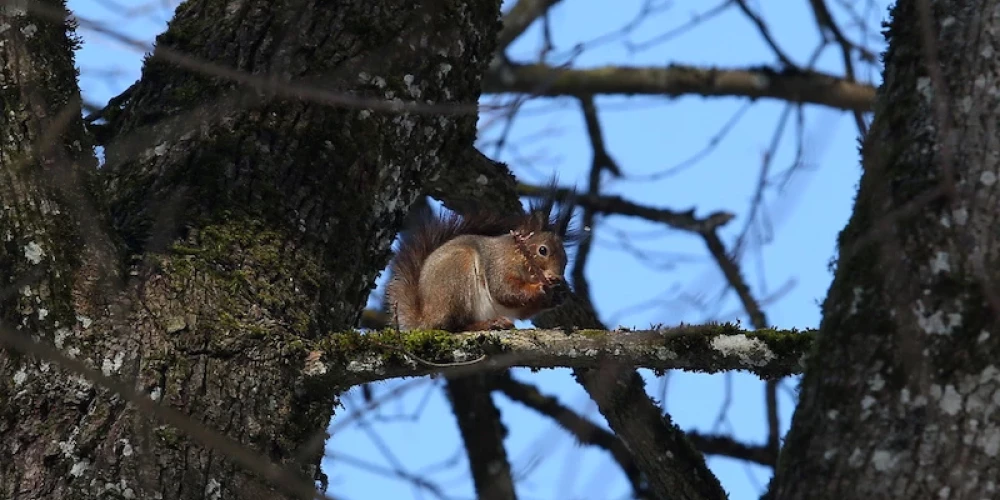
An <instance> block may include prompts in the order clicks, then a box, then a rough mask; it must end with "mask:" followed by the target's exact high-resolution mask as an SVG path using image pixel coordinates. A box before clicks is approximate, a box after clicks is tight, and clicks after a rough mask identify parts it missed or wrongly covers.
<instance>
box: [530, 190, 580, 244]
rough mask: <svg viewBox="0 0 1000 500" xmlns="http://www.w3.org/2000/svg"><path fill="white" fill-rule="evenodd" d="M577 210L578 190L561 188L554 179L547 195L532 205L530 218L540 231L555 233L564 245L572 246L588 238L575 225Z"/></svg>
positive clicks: (537, 199)
mask: <svg viewBox="0 0 1000 500" xmlns="http://www.w3.org/2000/svg"><path fill="white" fill-rule="evenodd" d="M557 205H558V208H557ZM575 210H576V190H575V189H572V188H569V189H567V188H561V187H559V183H558V178H557V177H553V178H552V180H551V181H549V183H548V188H547V190H546V193H545V194H544V195H542V196H539V197H538V198H536V199H535V200H534V201H533V202H532V203H531V209H530V211H529V217H530V219H531V222H532V223H533V224H537V227H538V229H539V230H543V231H549V232H552V233H555V234H556V235H558V236H559V237H560V238H561V239H562V240H563V243H564V244H566V245H570V244H574V243H577V242H579V241H580V240H581V239H582V238H583V237H585V236H586V234H585V232H584V231H580V230H579V229H578V228H576V227H575V226H574V224H573V215H574V212H575Z"/></svg>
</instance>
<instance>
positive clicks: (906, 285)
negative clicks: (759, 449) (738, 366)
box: [770, 0, 1000, 500]
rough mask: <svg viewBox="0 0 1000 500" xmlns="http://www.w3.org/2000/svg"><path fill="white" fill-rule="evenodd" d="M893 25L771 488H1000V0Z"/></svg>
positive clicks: (876, 493)
mask: <svg viewBox="0 0 1000 500" xmlns="http://www.w3.org/2000/svg"><path fill="white" fill-rule="evenodd" d="M921 9H926V10H924V11H923V12H922V11H921ZM925 14H926V15H925ZM925 20H929V23H925ZM887 38H888V41H889V48H888V51H887V52H886V54H885V72H884V75H885V76H884V85H883V87H882V88H881V89H880V91H879V94H878V98H877V104H876V109H875V119H874V122H873V124H872V127H871V131H870V133H869V134H868V136H867V137H866V139H865V141H864V145H863V149H862V156H863V162H864V168H865V170H864V175H863V177H862V181H861V185H860V188H859V192H858V197H857V201H856V205H855V210H854V214H853V216H852V218H851V220H850V222H849V223H848V225H847V227H846V228H845V229H844V231H843V232H842V233H841V236H840V257H839V262H838V264H837V269H836V276H835V279H834V282H833V284H832V285H831V288H830V292H829V295H828V297H827V299H826V302H825V304H824V310H823V322H822V325H821V328H820V331H819V333H818V336H817V339H818V340H817V343H816V345H815V348H814V350H813V354H812V359H811V361H810V362H809V365H808V368H807V369H806V374H805V377H804V380H803V382H802V391H801V396H800V402H799V406H798V408H797V410H796V413H795V417H794V419H793V424H792V429H791V432H790V434H789V435H788V438H787V441H786V442H787V445H786V448H785V450H784V451H783V452H782V454H781V456H780V457H779V467H778V470H777V475H776V477H775V479H774V480H773V482H772V486H771V491H770V496H771V497H772V498H777V499H782V500H784V499H835V498H836V499H843V498H942V499H982V498H996V497H997V486H998V484H997V483H998V481H997V477H998V473H1000V460H998V454H1000V413H998V411H997V410H998V409H1000V368H998V366H997V352H998V349H1000V329H998V327H997V318H998V309H997V307H998V305H1000V301H998V300H997V297H998V294H1000V261H998V259H1000V232H998V231H997V221H998V218H1000V204H998V203H997V200H998V198H1000V191H998V189H1000V183H998V182H997V176H998V168H1000V164H998V157H997V149H998V139H997V138H998V130H997V123H1000V91H998V87H1000V75H998V68H1000V2H998V1H996V0H981V1H957V0H953V1H935V2H927V1H924V0H916V1H912V2H898V3H897V4H896V6H895V7H894V9H893V12H892V20H891V24H890V28H889V30H888V32H887Z"/></svg>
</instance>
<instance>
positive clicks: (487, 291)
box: [386, 191, 579, 331]
mask: <svg viewBox="0 0 1000 500" xmlns="http://www.w3.org/2000/svg"><path fill="white" fill-rule="evenodd" d="M554 193H555V191H553V194H550V195H549V196H547V197H546V198H544V199H543V200H542V201H541V202H540V203H537V204H533V205H532V206H531V207H530V209H529V210H528V211H527V212H525V213H522V214H519V215H514V216H497V215H495V214H489V213H482V212H480V213H474V214H469V215H467V216H465V217H462V216H458V215H456V214H451V215H445V216H438V217H435V216H433V215H431V214H430V212H429V210H428V211H425V212H423V213H421V214H418V216H417V217H416V218H415V224H414V227H413V229H411V230H409V231H407V232H404V233H403V236H402V238H401V241H400V246H399V251H398V252H397V253H396V257H395V258H394V259H393V262H392V264H391V266H390V273H391V276H390V280H389V283H388V285H387V286H386V301H387V304H388V306H389V307H388V310H389V314H390V320H391V321H393V322H394V323H395V324H397V325H398V326H399V327H400V328H403V329H414V328H427V329H440V330H446V331H479V330H493V329H510V328H513V327H514V323H513V321H512V319H528V318H530V317H532V316H534V315H536V314H538V313H540V312H542V311H544V310H546V309H549V308H552V307H555V306H557V305H559V304H560V303H562V301H563V300H564V299H565V298H566V295H567V293H568V291H569V287H568V286H567V285H566V281H565V278H564V277H563V273H564V272H565V270H566V260H567V258H566V245H568V244H569V243H571V242H573V241H575V240H576V239H577V238H578V237H579V236H578V235H577V234H576V233H575V232H571V231H570V228H569V223H570V219H571V218H572V215H573V204H572V202H571V201H570V200H568V199H563V200H559V201H560V205H559V210H558V211H557V212H556V213H555V214H553V212H552V210H553V207H554V205H555V202H556V201H557V197H556V196H555V195H554Z"/></svg>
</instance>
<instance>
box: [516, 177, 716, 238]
mask: <svg viewBox="0 0 1000 500" xmlns="http://www.w3.org/2000/svg"><path fill="white" fill-rule="evenodd" d="M517 191H518V193H519V194H521V195H522V196H544V195H545V194H547V193H550V192H552V191H551V188H546V187H539V186H531V185H526V184H520V185H518V187H517ZM571 192H572V191H571V190H569V189H563V188H560V189H557V190H556V195H557V196H567V195H568V194H570V193H571ZM573 196H574V201H575V202H576V204H577V205H579V206H581V207H583V208H585V209H587V208H590V209H592V210H594V211H595V212H597V213H603V214H608V215H630V216H634V217H640V218H643V219H646V220H648V221H651V222H661V223H663V224H666V225H668V226H670V227H672V228H674V229H680V230H683V231H690V232H694V233H699V234H701V233H703V232H706V231H712V230H714V229H716V228H719V227H721V226H723V225H725V224H726V223H728V222H729V221H730V220H732V219H733V217H734V215H733V214H731V213H729V212H715V213H712V214H710V215H709V216H708V217H705V218H699V217H695V215H694V210H688V211H686V212H675V211H673V210H668V209H663V208H652V207H649V206H646V205H640V204H638V203H634V202H631V201H628V200H626V199H625V198H622V197H621V196H613V195H593V194H587V193H575V194H573Z"/></svg>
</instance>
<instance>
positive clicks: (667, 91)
mask: <svg viewBox="0 0 1000 500" xmlns="http://www.w3.org/2000/svg"><path fill="white" fill-rule="evenodd" d="M483 92H484V93H494V94H495V93H505V92H520V93H527V94H534V95H541V96H549V97H556V96H582V95H594V94H628V95H634V94H642V95H662V96H670V97H678V96H682V95H700V96H736V97H748V98H751V99H758V98H762V97H766V98H772V99H779V100H783V101H788V102H792V103H809V104H820V105H824V106H830V107H832V108H837V109H844V110H851V111H863V112H870V111H871V110H872V105H873V104H874V102H875V87H874V86H872V85H867V84H862V83H856V82H851V81H848V80H846V79H844V78H840V77H838V76H834V75H830V74H826V73H820V72H817V71H796V70H774V69H771V68H767V67H750V68H744V69H721V68H701V67H696V66H684V65H676V64H675V65H670V66H666V67H623V66H609V67H602V68H588V69H559V68H555V67H552V66H546V65H539V64H527V65H519V64H502V65H495V66H494V67H491V68H490V69H489V70H488V71H487V72H486V75H485V76H484V78H483Z"/></svg>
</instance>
